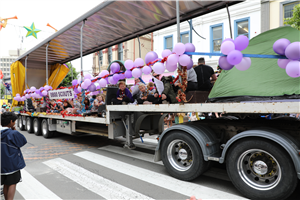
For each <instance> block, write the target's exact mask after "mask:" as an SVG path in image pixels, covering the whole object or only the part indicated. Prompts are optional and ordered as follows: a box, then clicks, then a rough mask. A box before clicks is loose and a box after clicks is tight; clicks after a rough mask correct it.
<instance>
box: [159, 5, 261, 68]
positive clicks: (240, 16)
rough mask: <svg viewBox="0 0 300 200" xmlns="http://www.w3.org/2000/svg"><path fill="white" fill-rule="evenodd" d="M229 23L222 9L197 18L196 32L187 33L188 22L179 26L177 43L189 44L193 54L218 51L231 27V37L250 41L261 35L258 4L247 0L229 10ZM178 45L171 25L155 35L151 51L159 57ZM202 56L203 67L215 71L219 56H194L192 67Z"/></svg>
mask: <svg viewBox="0 0 300 200" xmlns="http://www.w3.org/2000/svg"><path fill="white" fill-rule="evenodd" d="M229 11H230V18H231V23H230V25H229V20H228V14H227V10H226V9H221V10H218V11H215V12H212V13H209V14H206V15H203V16H200V17H197V18H193V19H192V24H193V27H194V29H195V31H196V32H197V33H198V34H199V35H200V36H201V37H200V36H198V34H197V33H195V31H190V26H189V23H188V22H187V21H185V22H182V23H181V24H180V41H181V42H182V43H187V42H189V40H190V39H191V42H192V43H193V44H194V45H195V47H196V52H211V53H213V52H220V47H221V43H222V41H223V40H224V39H226V38H231V34H230V26H231V28H232V38H233V39H234V38H236V37H237V36H239V35H246V36H247V37H248V38H249V39H251V38H253V37H255V36H257V35H258V34H260V33H261V25H260V21H261V1H260V0H247V1H245V2H243V3H240V4H237V5H233V6H231V7H229ZM176 43H177V27H176V25H174V26H170V27H167V28H164V29H161V30H159V31H156V32H154V51H155V52H156V53H157V54H158V55H159V56H161V53H162V51H163V50H164V49H170V50H172V49H173V47H174V45H175V44H176ZM200 57H204V58H205V61H206V64H207V65H210V66H212V67H213V68H214V69H215V70H216V69H217V66H218V59H219V57H213V56H211V57H210V56H193V57H192V58H193V62H194V64H197V61H198V58H200Z"/></svg>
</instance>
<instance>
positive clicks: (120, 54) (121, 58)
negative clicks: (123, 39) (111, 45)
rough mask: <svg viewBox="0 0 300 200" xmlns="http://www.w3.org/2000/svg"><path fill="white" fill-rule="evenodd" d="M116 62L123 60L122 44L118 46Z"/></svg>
mask: <svg viewBox="0 0 300 200" xmlns="http://www.w3.org/2000/svg"><path fill="white" fill-rule="evenodd" d="M118 60H123V43H121V44H118Z"/></svg>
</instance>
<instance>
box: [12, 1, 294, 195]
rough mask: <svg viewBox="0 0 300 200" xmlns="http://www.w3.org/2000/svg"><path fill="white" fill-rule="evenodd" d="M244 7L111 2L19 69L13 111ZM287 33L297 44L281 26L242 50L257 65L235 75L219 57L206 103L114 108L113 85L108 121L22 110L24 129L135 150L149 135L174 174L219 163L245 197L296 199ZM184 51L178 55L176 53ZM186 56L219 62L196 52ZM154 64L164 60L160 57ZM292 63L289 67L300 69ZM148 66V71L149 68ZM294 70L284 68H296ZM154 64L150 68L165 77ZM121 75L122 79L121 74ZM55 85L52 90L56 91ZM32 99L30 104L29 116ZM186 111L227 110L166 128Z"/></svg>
mask: <svg viewBox="0 0 300 200" xmlns="http://www.w3.org/2000/svg"><path fill="white" fill-rule="evenodd" d="M239 2H240V1H229V2H224V1H201V3H199V2H197V1H180V2H178V1H177V2H176V1H153V2H152V1H136V2H131V1H130V2H126V1H105V2H104V3H102V4H100V5H99V6H97V7H96V8H94V9H93V10H91V11H90V12H88V13H86V14H85V15H83V16H81V17H80V18H78V19H77V20H75V21H73V22H72V23H71V24H69V25H68V26H67V27H65V28H63V29H61V30H59V31H58V32H56V33H55V34H53V36H51V37H49V38H47V39H46V40H45V41H43V42H42V43H40V44H39V45H37V46H36V47H34V48H33V49H31V50H29V51H28V52H26V53H25V54H24V55H22V56H20V57H19V58H18V59H17V60H16V61H15V62H14V63H13V64H12V66H11V70H12V73H11V74H13V75H12V88H13V95H14V96H15V98H16V97H17V98H16V99H17V100H19V101H20V102H17V101H14V102H13V103H14V105H15V106H16V105H17V104H19V105H20V104H22V100H25V99H26V98H30V96H28V95H31V98H34V95H35V97H40V96H41V95H42V96H43V95H46V98H45V99H47V98H50V97H49V96H50V93H53V92H60V93H59V94H58V93H57V94H56V95H53V94H52V95H51V98H55V96H59V98H73V96H74V92H75V93H76V92H78V90H81V88H80V86H83V85H82V84H81V85H80V83H79V84H77V85H75V86H72V87H71V88H69V89H68V88H66V89H63V90H59V89H56V88H57V87H58V85H59V83H60V82H61V81H62V79H63V78H64V77H65V76H66V74H67V73H68V70H69V69H68V68H67V67H66V66H64V65H63V64H64V63H67V62H69V61H71V60H74V59H76V58H79V57H81V58H82V56H84V55H87V54H90V53H92V52H96V51H99V50H102V49H105V48H108V47H110V46H112V45H115V44H120V43H122V42H125V41H127V40H130V39H132V38H135V37H137V36H139V35H143V34H147V33H150V32H152V31H155V30H158V29H161V28H163V27H166V26H170V25H173V24H176V22H177V26H178V25H179V23H178V22H179V21H185V20H188V19H191V18H193V17H197V16H200V15H203V14H206V13H209V12H211V11H215V10H218V9H221V8H226V6H231V5H233V4H236V3H239ZM237 5H238V4H237ZM235 6H236V5H235ZM179 7H180V9H178V8H179ZM176 8H177V9H176ZM204 8H205V9H204ZM176 10H177V11H178V12H177V14H176ZM228 14H229V13H228ZM125 16H126V17H125ZM176 16H177V17H176ZM281 36H284V37H285V38H286V39H287V40H289V42H290V43H291V44H294V43H295V42H297V41H298V40H299V31H297V30H296V29H293V28H291V27H281V28H278V29H274V30H270V31H267V32H264V33H262V34H260V35H258V36H257V37H254V38H252V39H251V40H250V43H249V45H248V46H247V48H246V49H244V50H243V51H242V55H243V56H244V57H251V66H250V65H249V66H246V68H249V69H247V70H245V69H242V70H244V71H241V68H243V67H245V66H241V65H236V66H235V67H234V68H232V67H233V66H231V65H228V63H227V62H225V61H221V59H220V63H219V65H220V67H223V68H225V69H228V70H223V71H222V72H221V74H220V76H219V78H218V79H217V81H216V83H215V85H214V87H213V89H212V90H211V91H210V93H209V96H208V92H194V93H192V94H189V93H188V94H187V98H186V99H187V100H183V101H181V102H180V103H175V104H159V105H151V104H148V105H144V104H142V105H111V104H110V101H111V98H112V97H113V96H114V95H115V94H116V90H117V88H116V87H107V94H106V103H107V106H106V108H105V111H106V114H105V115H103V116H102V117H94V116H85V117H83V116H82V115H80V116H78V115H77V116H76V115H60V114H59V115H49V113H48V114H47V113H41V112H37V113H34V112H28V111H27V112H26V113H19V119H18V127H19V128H20V129H21V130H25V129H26V130H27V131H28V132H29V133H34V134H36V135H42V136H43V137H45V138H51V137H53V136H54V135H55V133H57V132H59V133H64V134H70V135H79V134H94V135H101V136H104V137H108V138H109V139H116V138H119V137H124V138H126V143H125V146H124V147H127V148H130V149H132V148H134V147H135V145H134V143H133V140H134V139H135V138H141V137H143V136H144V135H145V134H149V135H157V136H158V144H157V146H156V150H155V156H154V160H155V161H160V160H162V161H163V164H164V166H165V167H166V169H167V171H168V173H169V174H170V175H171V176H173V177H175V178H178V179H181V180H185V181H191V180H193V179H195V178H197V177H199V176H200V175H201V174H203V173H204V172H205V171H207V170H209V169H210V167H211V164H212V162H219V163H221V164H224V165H226V169H227V172H228V176H229V178H230V179H231V181H232V183H233V184H234V185H235V187H236V188H237V189H238V190H239V191H240V192H241V193H242V194H243V195H244V196H246V197H248V198H251V199H264V200H274V199H285V198H287V197H288V196H289V195H291V194H292V193H293V191H294V190H295V188H296V186H297V183H298V179H299V178H300V137H299V136H300V123H299V120H297V119H296V118H294V117H291V116H292V115H295V114H297V113H300V110H299V107H300V106H299V95H300V87H299V85H300V84H299V81H300V79H299V77H298V78H297V74H296V75H295V74H293V73H291V72H289V71H288V67H286V68H287V69H286V70H285V69H282V68H280V67H279V66H278V64H279V65H280V66H281V67H283V68H284V67H285V66H282V64H280V62H279V61H278V63H277V59H274V58H281V59H282V60H288V59H287V58H288V57H290V55H282V54H281V55H278V54H276V53H274V50H273V48H272V47H273V45H274V42H275V41H278V39H281ZM229 41H230V42H232V41H231V40H229ZM285 41H286V40H285ZM234 42H236V41H234ZM287 45H289V44H287ZM287 45H286V46H287ZM175 46H176V45H175ZM179 46H180V45H179ZM275 46H276V45H275ZM279 46H280V45H279ZM283 46H284V45H283ZM174 48H175V47H174ZM229 49H230V48H229ZM240 50H241V49H240ZM275 50H276V51H277V49H275ZM279 50H280V49H279ZM177 53H178V49H177V50H175V54H177ZM278 53H280V52H278ZM185 54H188V55H194V56H195V55H209V56H220V55H221V53H219V54H218V53H200V52H193V51H186V53H185ZM222 55H223V54H222ZM181 56H182V55H180V57H181ZM286 56H287V57H286ZM146 57H147V56H146ZM163 57H164V56H163ZM199 57H200V56H199ZM227 57H229V54H228V56H227ZM223 58H225V59H226V56H224V55H223ZM223 58H222V59H223ZM167 59H168V57H167ZM145 60H146V59H145ZM154 60H156V61H157V59H156V58H155V59H154ZM165 60H166V59H165ZM179 60H180V59H179ZM295 60H297V59H295ZM295 60H294V61H291V60H288V62H287V63H289V64H290V63H291V62H299V61H295ZM45 61H46V63H45ZM151 61H153V60H151ZM161 61H162V60H161V59H160V60H158V62H160V63H162V62H161ZM181 61H182V60H181ZM228 62H229V61H228ZM145 63H146V64H148V61H145ZM287 63H286V64H285V65H289V64H287ZM119 64H120V65H121V64H122V63H121V62H120V63H119ZM125 64H126V63H125ZM152 64H153V62H152ZM176 64H177V63H176ZM179 64H180V63H179ZM154 65H155V64H154ZM154 65H152V66H150V67H152V68H153V70H154V71H155V70H158V71H159V70H160V69H155V66H154ZM48 66H50V67H49V69H48ZM125 67H126V65H125ZM156 67H157V66H156ZM136 68H138V69H140V68H142V66H140V68H139V66H136ZM230 68H232V69H230ZM238 68H239V69H238ZM167 69H168V67H167ZM229 69H230V70H229ZM131 70H132V69H131ZM143 72H144V70H143ZM132 73H133V71H132ZM116 74H119V75H120V74H124V72H122V71H117V72H116ZM112 76H113V74H110V75H106V76H104V75H103V74H102V75H101V76H100V75H99V76H97V77H95V78H92V80H91V82H93V81H94V79H97V80H96V81H101V80H102V79H104V80H106V79H105V78H108V81H109V82H110V83H112V82H114V81H115V80H113V79H111V78H112ZM121 76H122V75H121ZM291 76H294V77H291ZM119 78H120V77H119ZM123 78H124V77H123ZM109 79H111V80H109ZM183 79H184V78H183ZM45 80H46V82H45ZM88 82H89V81H88ZM102 84H103V83H102ZM45 85H47V86H48V88H47V89H48V91H45V87H43V88H42V89H40V90H39V92H37V93H39V94H36V93H35V94H34V95H33V94H32V91H31V92H30V90H29V88H30V87H31V86H35V87H36V88H38V87H42V86H45ZM25 86H26V87H25ZM50 86H51V87H52V88H53V89H52V90H49V87H50ZM83 88H86V85H85V86H84V87H83ZM24 91H25V93H24ZM83 91H84V90H83ZM30 93H31V94H30ZM17 94H20V96H16V95H17ZM26 95H27V96H26ZM68 95H70V96H68ZM179 99H180V97H179ZM47 101H48V100H47ZM27 102H28V100H25V106H24V107H25V109H26V104H27ZM187 112H201V113H219V114H220V113H222V116H221V117H219V118H216V119H208V118H206V119H204V120H198V121H195V122H187V123H183V124H179V125H174V126H172V127H171V128H168V129H166V130H165V129H164V117H165V115H166V114H168V113H187ZM101 113H102V114H103V113H104V112H101ZM289 115H291V116H289ZM191 195H192V194H191Z"/></svg>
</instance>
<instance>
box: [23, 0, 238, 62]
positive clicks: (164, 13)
mask: <svg viewBox="0 0 300 200" xmlns="http://www.w3.org/2000/svg"><path fill="white" fill-rule="evenodd" d="M240 2H243V0H239V1H225V0H221V1H213V0H210V1H203V0H198V1H192V0H191V1H180V2H179V5H180V21H185V20H188V19H191V18H194V17H198V16H200V15H204V14H207V13H210V12H213V11H216V10H219V9H222V8H225V7H226V4H227V5H228V6H231V5H234V4H237V3H240ZM84 20H85V26H84V28H83V51H82V52H83V56H85V55H88V54H90V53H94V52H96V51H99V50H102V49H105V48H107V47H110V46H112V45H116V44H119V43H121V42H125V41H128V40H130V39H133V38H136V37H138V36H142V35H145V34H148V33H151V32H153V31H156V30H159V29H162V28H165V27H167V26H171V25H174V24H176V1H143V0H140V1H104V2H103V3H101V4H99V5H98V6H97V7H95V8H94V9H92V10H90V11H89V12H87V13H86V14H84V15H82V16H81V17H79V18H77V19H76V20H74V21H73V22H72V23H70V24H69V25H67V26H66V27H64V28H62V29H61V30H59V31H58V32H56V33H54V34H53V35H52V36H50V37H49V38H47V39H46V40H44V41H43V42H41V43H40V44H38V45H37V46H35V47H34V48H32V49H31V50H29V51H27V52H26V53H25V54H23V55H21V56H20V57H19V58H17V60H19V61H21V62H22V63H24V62H23V61H24V60H25V58H26V56H27V55H29V56H28V63H30V64H29V65H28V68H44V67H45V62H46V46H47V44H48V43H49V47H48V62H49V64H50V65H51V64H55V63H60V64H63V63H66V62H69V61H71V60H74V59H76V58H79V57H80V28H81V26H82V23H83V21H84Z"/></svg>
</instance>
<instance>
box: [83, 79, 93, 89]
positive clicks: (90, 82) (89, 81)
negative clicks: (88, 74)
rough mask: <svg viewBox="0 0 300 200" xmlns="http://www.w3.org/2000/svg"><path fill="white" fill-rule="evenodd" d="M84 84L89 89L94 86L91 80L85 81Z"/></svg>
mask: <svg viewBox="0 0 300 200" xmlns="http://www.w3.org/2000/svg"><path fill="white" fill-rule="evenodd" d="M84 83H85V85H86V86H87V87H89V86H90V85H91V84H92V81H91V80H90V79H85V80H84Z"/></svg>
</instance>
